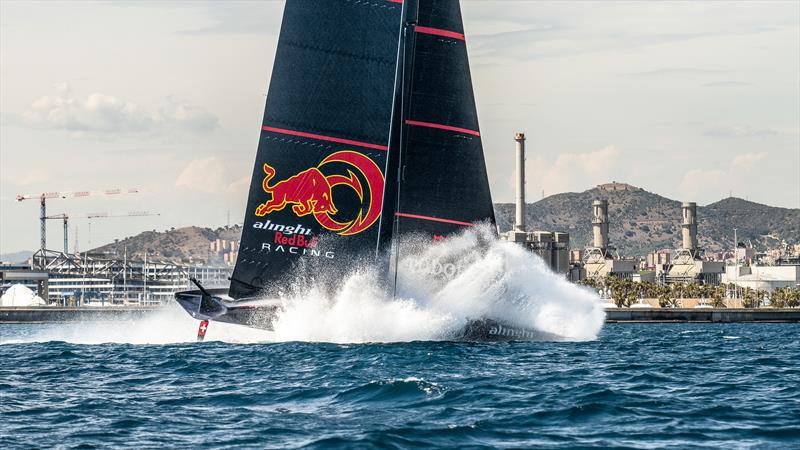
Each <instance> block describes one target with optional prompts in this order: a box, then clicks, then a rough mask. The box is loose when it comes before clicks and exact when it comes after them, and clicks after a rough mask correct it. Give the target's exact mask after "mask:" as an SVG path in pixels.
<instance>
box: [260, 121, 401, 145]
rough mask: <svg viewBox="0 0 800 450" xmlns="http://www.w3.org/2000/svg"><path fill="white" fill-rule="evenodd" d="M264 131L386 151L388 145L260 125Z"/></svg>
mask: <svg viewBox="0 0 800 450" xmlns="http://www.w3.org/2000/svg"><path fill="white" fill-rule="evenodd" d="M261 129H262V130H264V131H269V132H272V133H279V134H288V135H290V136H298V137H304V138H309V139H317V140H320V141H328V142H336V143H339V144H347V145H356V146H358V147H364V148H371V149H374V150H382V151H388V150H389V147H388V146H386V145H379V144H370V143H369V142H361V141H354V140H351V139H342V138H337V137H333V136H324V135H321V134H314V133H306V132H304V131H295V130H287V129H286V128H277V127H270V126H266V125H265V126H263V127H261Z"/></svg>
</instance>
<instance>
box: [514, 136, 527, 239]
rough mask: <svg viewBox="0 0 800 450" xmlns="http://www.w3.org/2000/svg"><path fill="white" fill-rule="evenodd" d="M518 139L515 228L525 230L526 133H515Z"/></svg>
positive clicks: (516, 139) (515, 138)
mask: <svg viewBox="0 0 800 450" xmlns="http://www.w3.org/2000/svg"><path fill="white" fill-rule="evenodd" d="M514 140H515V141H517V197H516V198H517V217H516V220H515V222H514V229H515V230H517V231H525V133H517V134H516V135H514Z"/></svg>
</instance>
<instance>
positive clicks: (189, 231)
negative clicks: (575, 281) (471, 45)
mask: <svg viewBox="0 0 800 450" xmlns="http://www.w3.org/2000/svg"><path fill="white" fill-rule="evenodd" d="M595 199H605V200H608V202H609V218H610V222H611V223H610V227H609V235H610V240H611V245H612V246H614V247H616V248H617V249H618V251H619V252H620V253H621V254H623V255H628V256H643V255H645V254H646V253H648V252H650V251H653V250H658V249H664V248H666V249H672V248H676V247H677V246H678V245H679V244H680V239H681V231H680V220H681V203H682V202H680V201H678V200H672V199H669V198H667V197H663V196H661V195H658V194H655V193H652V192H649V191H646V190H644V189H641V188H638V187H636V186H632V185H629V184H625V183H617V182H613V183H607V184H602V185H598V186H596V187H594V188H592V189H588V190H586V191H583V192H563V193H559V194H554V195H551V196H549V197H545V198H544V199H542V200H539V201H537V202H534V203H528V204H527V205H526V223H527V228H528V230H529V231H534V230H546V231H566V232H568V233H570V239H571V241H570V246H571V247H572V248H584V247H586V246H588V245H590V243H591V236H592V231H591V228H592V226H591V204H592V201H593V200H595ZM494 207H495V215H496V218H497V224H498V227H499V228H500V231H501V232H505V231H508V230H510V229H511V228H512V226H513V222H514V212H515V211H514V208H515V207H514V204H513V203H495V204H494ZM697 214H698V221H699V225H698V239H699V243H700V246H701V247H703V248H705V249H706V250H708V251H712V252H714V251H721V250H724V249H730V248H732V247H733V228H734V227H736V228H737V229H738V237H739V241H740V242H748V241H749V242H752V244H753V246H754V247H755V248H756V249H759V250H764V249H767V248H775V247H777V246H778V245H779V244H780V243H781V241H783V240H786V242H787V243H789V244H790V245H791V244H797V243H800V209H792V208H781V207H773V206H768V205H763V204H760V203H756V202H751V201H748V200H744V199H739V198H735V197H729V198H725V199H721V200H718V201H716V202H714V203H710V204H708V205H706V206H698V211H697ZM240 236H241V226H238V225H236V226H232V227H222V228H216V229H212V228H204V227H184V228H178V229H174V228H173V229H171V230H165V231H164V232H156V231H147V232H144V233H140V234H139V235H136V236H131V237H128V238H125V239H121V240H118V241H116V242H114V243H110V244H107V245H104V246H101V247H98V248H96V249H94V250H92V251H91V252H92V253H106V254H108V255H116V256H117V257H121V256H120V255H121V254H122V253H121V252H124V248H126V247H127V252H128V257H129V258H132V259H141V258H143V257H144V253H145V252H147V254H148V258H153V259H159V258H161V259H167V260H192V261H196V262H201V261H202V262H214V263H219V262H221V260H220V258H221V256H220V255H219V254H218V253H215V252H212V251H210V250H209V248H210V244H211V243H212V242H214V241H215V240H216V239H224V240H232V241H238V240H239V238H240Z"/></svg>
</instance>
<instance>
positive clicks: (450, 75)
mask: <svg viewBox="0 0 800 450" xmlns="http://www.w3.org/2000/svg"><path fill="white" fill-rule="evenodd" d="M494 221H495V218H494V212H493V208H492V200H491V193H490V191H489V181H488V177H487V173H486V165H485V161H484V155H483V147H482V144H481V137H480V129H479V126H478V115H477V111H476V108H475V98H474V95H473V91H472V80H471V76H470V70H469V62H468V58H467V48H466V41H465V36H464V27H463V23H462V20H461V10H460V6H459V2H458V0H326V1H324V2H313V1H307V0H287V2H286V7H285V10H284V16H283V23H282V27H281V33H280V38H279V41H278V50H277V53H276V57H275V64H274V67H273V73H272V79H271V82H270V87H269V92H268V97H267V104H266V107H265V113H264V120H263V123H262V128H261V137H260V140H259V144H258V152H257V155H256V161H255V166H254V169H253V174H252V182H251V187H250V192H249V197H248V202H247V209H246V214H245V219H244V228H243V232H242V241H241V245H240V250H239V257H238V260H237V261H236V266H235V268H234V272H233V276H232V278H231V286H230V289H229V291H227V292H223V291H222V290H205V289H203V288H202V287H201V286H200V285H199V284H198V287H199V288H200V291H190V292H184V293H179V294H177V295H176V298H177V300H178V302H179V303H181V305H182V306H183V307H184V308H186V309H187V311H188V312H189V313H190V314H192V316H194V317H196V318H198V319H204V320H205V319H211V320H219V321H227V322H232V323H239V324H245V325H249V326H255V327H260V328H267V329H271V323H272V320H273V318H274V316H275V315H276V314H278V313H279V311H280V305H279V302H277V301H276V300H274V299H273V300H270V298H271V297H276V295H275V293H276V292H275V291H276V290H277V289H278V287H277V286H279V285H281V284H282V283H285V282H287V281H288V282H291V281H292V280H296V279H299V278H301V277H306V276H309V275H312V276H313V273H311V274H310V273H309V272H327V271H330V272H332V273H336V272H337V271H341V270H342V268H348V266H349V265H351V264H352V263H353V262H354V261H355V260H357V259H360V258H363V257H364V256H365V255H370V256H371V257H372V258H377V261H380V262H381V263H382V264H387V268H388V267H389V260H390V258H387V257H386V256H387V255H391V253H392V252H394V253H395V256H396V253H397V252H398V251H399V250H398V247H395V248H394V249H392V248H391V247H390V243H392V242H393V241H395V240H397V239H399V238H401V237H403V236H406V235H415V236H416V235H421V236H427V237H429V238H430V239H431V240H432V241H436V240H441V239H444V238H446V237H447V236H448V235H450V234H452V233H456V232H459V231H461V230H463V229H465V227H470V226H473V225H474V224H476V223H478V222H490V223H492V224H493V223H494ZM376 250H377V253H376ZM309 262H313V263H312V264H309ZM394 270H397V266H396V265H394ZM395 275H396V273H395ZM387 279H389V280H391V279H392V277H387ZM394 279H395V280H396V276H395V277H394ZM389 287H390V288H391V286H389ZM225 294H227V296H225ZM271 294H272V295H271ZM493 324H495V322H492V321H491V320H479V321H473V322H471V323H470V325H469V326H468V327H467V330H466V331H465V335H464V336H484V337H485V338H488V339H492V336H491V335H492V334H493V333H492V332H491V330H490V329H499V330H503V329H504V328H503V327H502V326H500V327H499V328H497V327H495V328H491V327H494V325H493ZM525 333H527V332H522V334H519V333H518V334H515V335H514V336H513V337H514V338H525V337H529V336H528V335H527V334H525ZM495 334H496V335H497V336H494V338H503V337H506V338H508V337H510V335H508V334H505V335H503V334H502V333H500V334H498V333H495ZM478 338H480V337H478Z"/></svg>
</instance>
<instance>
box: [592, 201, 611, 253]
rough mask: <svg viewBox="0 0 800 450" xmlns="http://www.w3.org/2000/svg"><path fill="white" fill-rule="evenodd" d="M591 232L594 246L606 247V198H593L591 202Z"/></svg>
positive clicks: (603, 248)
mask: <svg viewBox="0 0 800 450" xmlns="http://www.w3.org/2000/svg"><path fill="white" fill-rule="evenodd" d="M592 232H593V233H594V246H595V247H597V248H599V249H602V250H605V249H606V248H608V201H607V200H595V201H593V202H592Z"/></svg>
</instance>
